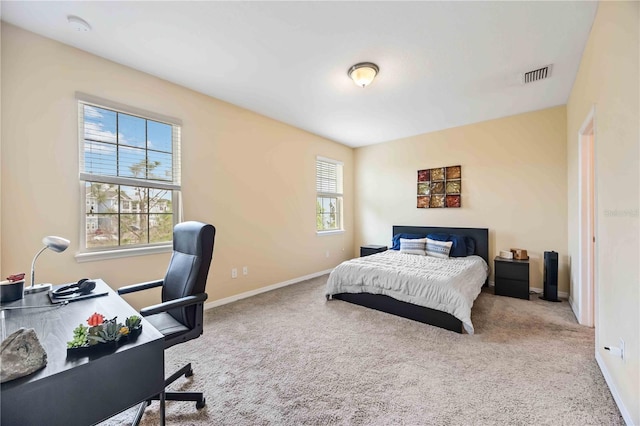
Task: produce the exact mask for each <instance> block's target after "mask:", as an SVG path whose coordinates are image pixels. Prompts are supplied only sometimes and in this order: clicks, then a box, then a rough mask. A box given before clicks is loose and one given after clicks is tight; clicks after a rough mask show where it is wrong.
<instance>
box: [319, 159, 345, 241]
mask: <svg viewBox="0 0 640 426" xmlns="http://www.w3.org/2000/svg"><path fill="white" fill-rule="evenodd" d="M341 229H342V163H341V162H339V161H335V160H330V159H328V158H321V157H318V158H317V159H316V230H317V231H318V232H327V231H338V230H341Z"/></svg>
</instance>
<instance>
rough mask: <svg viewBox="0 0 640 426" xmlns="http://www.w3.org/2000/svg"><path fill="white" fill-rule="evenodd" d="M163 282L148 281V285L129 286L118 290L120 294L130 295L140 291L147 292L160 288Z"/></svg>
mask: <svg viewBox="0 0 640 426" xmlns="http://www.w3.org/2000/svg"><path fill="white" fill-rule="evenodd" d="M163 282H164V280H156V281H147V282H146V283H139V284H133V285H128V286H125V287H120V288H119V289H118V294H128V293H133V292H136V291H140V290H147V289H150V288H154V287H160V286H161V285H162V283H163Z"/></svg>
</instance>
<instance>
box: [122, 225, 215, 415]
mask: <svg viewBox="0 0 640 426" xmlns="http://www.w3.org/2000/svg"><path fill="white" fill-rule="evenodd" d="M215 235H216V228H215V227H213V225H208V224H205V223H201V222H183V223H179V224H177V225H176V226H175V228H174V229H173V254H172V255H171V261H170V262H169V268H168V269H167V273H166V275H165V277H164V279H163V280H158V281H149V282H146V283H140V284H134V285H130V286H126V287H122V288H120V289H119V290H118V294H128V293H133V292H136V291H141V290H147V289H150V288H154V287H160V286H162V303H160V304H158V305H153V306H149V307H147V308H144V309H142V310H141V311H140V314H141V315H142V316H143V317H145V319H146V320H147V321H149V322H150V323H151V324H152V325H153V326H154V327H155V328H156V329H157V330H158V331H160V332H161V333H162V334H163V335H164V342H165V344H164V347H165V349H167V348H170V347H171V346H173V345H177V344H180V343H183V342H186V341H188V340H192V339H197V338H198V337H200V335H201V334H202V322H203V321H202V319H203V311H204V301H205V300H207V294H206V293H205V286H206V284H207V275H208V273H209V265H210V264H211V258H212V256H213V242H214V239H215ZM182 375H184V376H185V377H190V376H192V375H193V369H192V368H191V363H189V364H187V365H185V366H184V367H182V368H181V369H180V370H178V371H176V372H175V373H174V374H172V375H171V376H170V377H168V378H166V379H165V383H164V385H165V388H166V387H167V386H169V385H170V384H171V383H173V382H174V381H176V380H177V379H178V378H180V376H182ZM151 400H159V401H160V415H161V418H162V419H164V401H165V400H169V401H195V403H196V408H197V409H201V408H203V407H204V406H205V403H206V401H205V398H204V395H203V394H202V393H196V392H164V395H162V394H159V395H156V396H154V397H153V398H151V399H150V400H148V401H146V402H143V403H142V404H141V405H140V408H139V409H138V413H137V415H136V418H135V420H134V422H133V424H134V425H137V424H138V423H139V422H140V419H141V418H142V415H143V414H144V410H145V408H146V407H147V406H148V405H149V404H151Z"/></svg>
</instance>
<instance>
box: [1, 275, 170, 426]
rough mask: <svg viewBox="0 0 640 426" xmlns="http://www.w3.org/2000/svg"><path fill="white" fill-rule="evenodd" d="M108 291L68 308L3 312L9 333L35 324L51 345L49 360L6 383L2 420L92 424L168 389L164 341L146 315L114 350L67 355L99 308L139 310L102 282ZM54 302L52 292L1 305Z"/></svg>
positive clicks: (125, 312)
mask: <svg viewBox="0 0 640 426" xmlns="http://www.w3.org/2000/svg"><path fill="white" fill-rule="evenodd" d="M100 290H108V295H107V296H102V297H96V298H93V299H85V300H81V301H77V302H73V303H69V304H68V305H65V306H62V307H56V306H55V305H51V307H50V308H49V307H47V308H40V309H18V310H5V326H6V333H7V336H8V335H9V334H11V333H13V332H14V331H16V330H17V329H18V328H20V327H25V328H33V329H35V331H36V333H37V335H38V338H39V339H40V342H41V343H42V346H44V348H45V350H46V351H47V358H48V363H47V366H46V367H45V368H43V369H41V370H39V371H37V372H35V373H33V374H31V375H29V376H26V377H21V378H19V379H16V380H13V381H10V382H7V383H3V384H2V386H1V388H0V392H1V395H0V403H1V408H2V411H1V421H0V423H1V424H2V425H7V426H9V425H65V426H66V425H82V426H86V425H91V424H95V423H98V422H100V421H102V420H105V419H107V418H109V417H112V416H113V415H115V414H117V413H119V412H121V411H123V410H125V409H127V408H129V407H131V406H133V405H135V404H137V403H139V402H142V401H145V400H146V399H148V398H150V397H152V396H154V395H158V394H160V393H161V392H163V391H164V339H163V336H162V334H161V333H160V332H159V331H157V330H156V329H155V328H154V327H153V326H152V325H151V324H150V323H148V322H147V321H146V320H145V319H144V318H143V320H142V334H140V336H139V337H138V338H137V339H136V340H135V341H133V342H129V343H126V344H123V345H121V346H120V347H119V348H118V349H117V350H116V351H115V352H113V353H109V354H104V355H91V356H83V357H69V358H67V343H66V342H67V341H69V340H71V338H72V336H73V329H74V328H76V327H77V326H78V324H80V323H84V324H86V319H87V318H89V316H90V315H91V314H93V313H94V312H99V313H101V314H103V315H104V316H105V317H106V318H113V317H114V316H117V317H118V321H119V322H122V323H124V320H125V319H126V318H127V317H129V316H131V315H136V314H138V313H137V312H136V311H135V310H134V309H133V308H132V307H131V306H129V305H128V304H127V303H126V302H125V301H124V299H122V298H121V297H120V296H118V294H117V293H116V292H114V291H113V290H111V289H110V288H109V286H108V285H107V284H106V283H105V282H104V281H102V280H96V290H95V291H100ZM50 303H51V302H50V301H49V297H48V296H47V294H46V292H43V293H35V294H29V295H26V296H25V297H24V299H21V300H17V301H15V302H12V303H7V304H4V305H2V307H8V306H35V305H48V304H50Z"/></svg>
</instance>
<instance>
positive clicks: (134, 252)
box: [75, 244, 173, 263]
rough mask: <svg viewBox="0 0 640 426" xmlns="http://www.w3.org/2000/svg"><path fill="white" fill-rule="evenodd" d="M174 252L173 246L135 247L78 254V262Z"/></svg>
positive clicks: (76, 256)
mask: <svg viewBox="0 0 640 426" xmlns="http://www.w3.org/2000/svg"><path fill="white" fill-rule="evenodd" d="M172 250H173V244H163V245H159V246H151V247H135V248H127V249H118V250H104V251H91V252H82V253H76V255H75V258H76V262H78V263H84V262H95V261H97V260H108V259H118V258H121V257H131V256H146V255H148V254H157V253H170V252H171V251H172Z"/></svg>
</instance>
